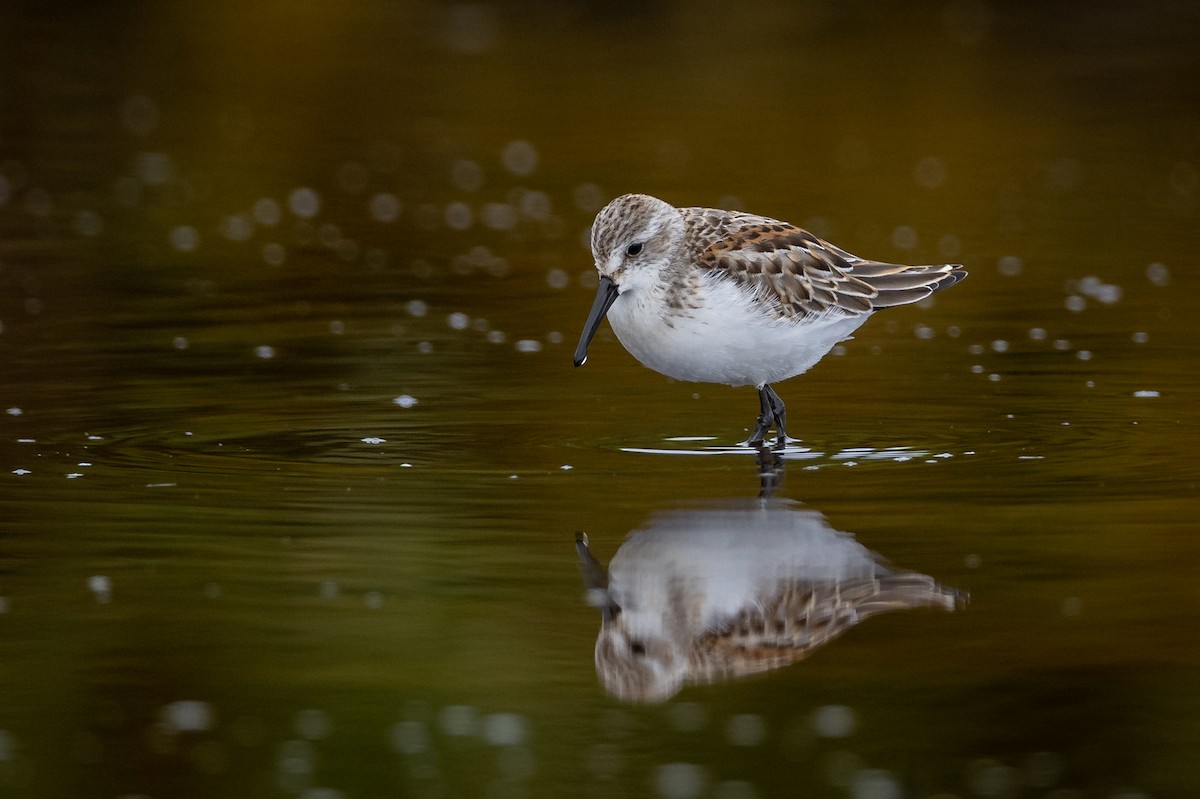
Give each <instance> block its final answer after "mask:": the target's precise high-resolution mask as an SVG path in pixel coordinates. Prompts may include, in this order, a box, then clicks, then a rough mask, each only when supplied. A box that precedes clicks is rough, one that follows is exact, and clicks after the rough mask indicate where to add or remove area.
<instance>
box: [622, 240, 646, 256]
mask: <svg viewBox="0 0 1200 799" xmlns="http://www.w3.org/2000/svg"><path fill="white" fill-rule="evenodd" d="M642 246H643V245H642V242H640V241H635V242H634V243H633V244H630V245H629V246H628V247H626V248H625V254H626V255H637V254H638V253H640V252H641V251H642Z"/></svg>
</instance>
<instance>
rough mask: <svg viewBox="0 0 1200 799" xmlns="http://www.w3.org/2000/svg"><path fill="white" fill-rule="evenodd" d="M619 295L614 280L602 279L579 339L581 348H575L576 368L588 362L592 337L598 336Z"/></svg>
mask: <svg viewBox="0 0 1200 799" xmlns="http://www.w3.org/2000/svg"><path fill="white" fill-rule="evenodd" d="M617 294H618V292H617V284H616V283H614V282H612V278H610V277H601V278H600V288H598V289H596V301H595V302H593V303H592V310H591V312H590V313H588V318H587V322H585V323H584V325H583V334H582V335H580V337H579V346H578V347H576V348H575V365H576V366H583V364H584V363H585V362H586V361H587V349H588V345H589V344H591V343H592V337H593V336H595V335H596V331H597V330H598V329H599V328H600V323H601V322H602V321H604V315H605V314H606V313H608V309H609V308H611V307H612V304H613V303H614V302H616V300H617Z"/></svg>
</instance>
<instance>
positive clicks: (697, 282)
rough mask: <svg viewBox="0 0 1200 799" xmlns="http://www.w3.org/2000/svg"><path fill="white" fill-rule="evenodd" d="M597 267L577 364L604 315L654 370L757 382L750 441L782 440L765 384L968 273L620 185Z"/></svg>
mask: <svg viewBox="0 0 1200 799" xmlns="http://www.w3.org/2000/svg"><path fill="white" fill-rule="evenodd" d="M592 256H593V258H595V261H596V270H597V271H598V272H599V273H600V286H599V290H598V291H597V292H596V300H595V302H594V303H593V304H592V310H591V312H590V313H589V314H588V318H587V322H586V323H585V325H584V328H583V334H582V335H581V336H580V337H579V346H578V348H576V350H575V365H576V366H582V365H583V363H584V362H585V361H586V360H587V350H588V345H589V344H590V343H591V341H592V337H593V336H595V334H596V330H597V328H599V326H600V322H601V321H602V320H603V319H604V317H605V315H607V316H608V320H609V323H610V324H611V325H612V328H613V331H614V332H615V333H616V334H617V338H618V339H620V341H621V343H622V344H623V345H624V346H625V349H627V350H629V352H630V353H632V354H633V356H634V357H635V358H637V359H638V360H639V361H641V362H642V363H643V364H644V365H646V366H648V367H650V368H651V369H653V370H654V371H656V372H660V373H661V374H664V375H667V376H668V377H673V378H675V379H676V380H686V381H693V382H702V383H724V384H727V385H731V386H755V387H756V388H757V389H758V401H759V414H758V419H757V422H756V424H755V426H754V430H753V432H752V433H751V434H750V438H749V439H748V440H747V442H746V443H747V444H758V443H761V442H762V441H763V439H764V437H765V436H766V435H767V433H768V432H769V431H770V429H771V426H772V425H774V426H775V429H776V431H777V433H778V438H777V439H776V442H775V444H776V446H779V447H782V446H784V445H785V444H786V443H787V440H788V439H787V429H786V428H787V415H786V411H785V408H784V405H783V400H781V399H780V398H779V395H778V394H776V393H775V390H774V389H773V388H771V384H772V383H776V382H778V381H780V380H786V379H788V378H789V377H795V376H796V375H798V374H801V373H802V372H805V371H807V370H808V369H809V368H810V367H811V366H813V365H814V364H815V363H816V362H817V361H819V360H821V358H823V357H824V356H825V355H826V353H828V352H829V350H831V349H832V348H833V346H834V345H835V344H837V343H838V342H839V341H843V340H845V339H847V338H849V337H850V334H851V333H853V332H854V331H855V330H856V329H858V327H859V326H860V325H862V323H863V322H865V321H866V320H867V317H868V316H870V315H871V314H872V313H874V312H875V311H876V310H877V309H879V308H887V307H890V306H893V305H906V304H908V303H911V302H917V301H918V300H922V299H924V298H926V297H928V296H929V295H930V294H932V293H933V292H935V291H937V290H939V289H943V288H946V287H947V286H951V285H953V284H955V283H957V282H958V281H960V280H962V279H963V278H964V277H966V275H967V273H966V271H965V270H963V269H962V267H961V266H960V265H958V264H940V265H933V266H906V265H903V264H891V263H884V262H881V261H870V260H867V259H865V258H859V257H858V256H857V255H851V254H850V253H848V252H846V251H845V250H843V249H841V248H839V247H835V246H834V245H832V244H830V243H829V242H826V241H822V240H821V239H819V238H817V237H816V236H814V235H813V234H811V233H809V232H808V231H806V230H802V229H801V228H798V227H796V226H795V225H791V224H788V223H787V222H781V221H779V220H777V219H771V218H769V217H765V216H756V215H754V214H747V213H743V212H741V211H723V210H719V209H715V208H676V207H675V206H673V205H671V204H669V203H666V202H664V201H662V200H660V199H658V198H656V197H651V196H649V195H646V194H625V195H623V196H621V197H618V198H617V199H615V200H613V201H612V202H610V203H609V204H608V205H607V206H605V207H604V208H603V209H601V211H600V213H598V214H597V215H596V221H595V222H594V223H593V225H592Z"/></svg>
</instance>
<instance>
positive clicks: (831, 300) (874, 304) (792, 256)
mask: <svg viewBox="0 0 1200 799" xmlns="http://www.w3.org/2000/svg"><path fill="white" fill-rule="evenodd" d="M681 211H682V212H683V215H684V222H685V225H686V226H687V230H688V240H689V241H690V242H692V244H693V251H692V253H691V256H692V260H693V262H694V263H695V265H696V266H697V267H699V268H700V269H704V270H707V271H708V272H710V273H711V274H713V275H716V276H719V277H721V278H723V279H726V280H731V281H733V282H734V283H736V284H738V285H739V286H741V287H743V288H744V289H745V290H746V291H747V292H749V293H750V294H751V295H752V296H754V297H755V298H756V299H758V300H760V301H762V302H763V303H764V304H765V305H766V306H767V307H768V308H770V309H771V310H772V311H774V312H775V313H776V314H778V315H779V316H781V317H785V318H790V319H804V318H810V317H816V316H829V315H834V316H839V315H840V316H855V315H858V314H864V313H869V312H871V311H873V310H875V309H876V308H887V307H890V306H894V305H905V304H907V303H911V302H917V301H918V300H922V299H924V298H926V297H928V296H929V295H930V294H932V293H933V292H935V291H937V290H939V289H942V288H945V287H947V286H951V285H953V284H954V283H957V282H958V281H959V280H962V279H963V278H964V277H966V274H967V273H966V272H965V271H964V270H963V269H962V268H961V267H960V266H959V265H957V264H939V265H928V266H908V265H905V264H891V263H884V262H882V261H870V260H867V259H865V258H860V257H858V256H857V255H853V254H851V253H849V252H846V251H845V250H843V249H841V248H839V247H836V246H834V245H832V244H830V243H828V242H826V241H822V240H821V239H819V238H817V237H816V236H814V235H813V234H811V233H809V232H808V231H807V230H803V229H801V228H798V227H796V226H795V225H790V224H788V223H786V222H780V221H779V220H777V219H771V218H769V217H764V216H755V215H753V214H745V213H741V212H737V211H720V210H716V209H712V208H683V209H681Z"/></svg>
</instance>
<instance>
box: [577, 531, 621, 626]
mask: <svg viewBox="0 0 1200 799" xmlns="http://www.w3.org/2000/svg"><path fill="white" fill-rule="evenodd" d="M575 553H576V554H577V555H578V556H579V574H580V576H581V577H583V587H584V588H585V589H586V590H587V593H588V604H590V605H595V606H596V608H598V609H599V610H600V618H602V619H604V621H612V620H613V619H615V618H616V617H617V616H618V615H619V614H620V612H621V607H620V605H618V604H617V603H616V602H614V601H613V598H612V594H610V593H608V570H607V569H605V568H604V567H603V566H601V565H600V561H598V560H596V557H595V556H594V555H592V551H591V550H590V549H588V537H587V533H583V532H579V533H576V534H575Z"/></svg>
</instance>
